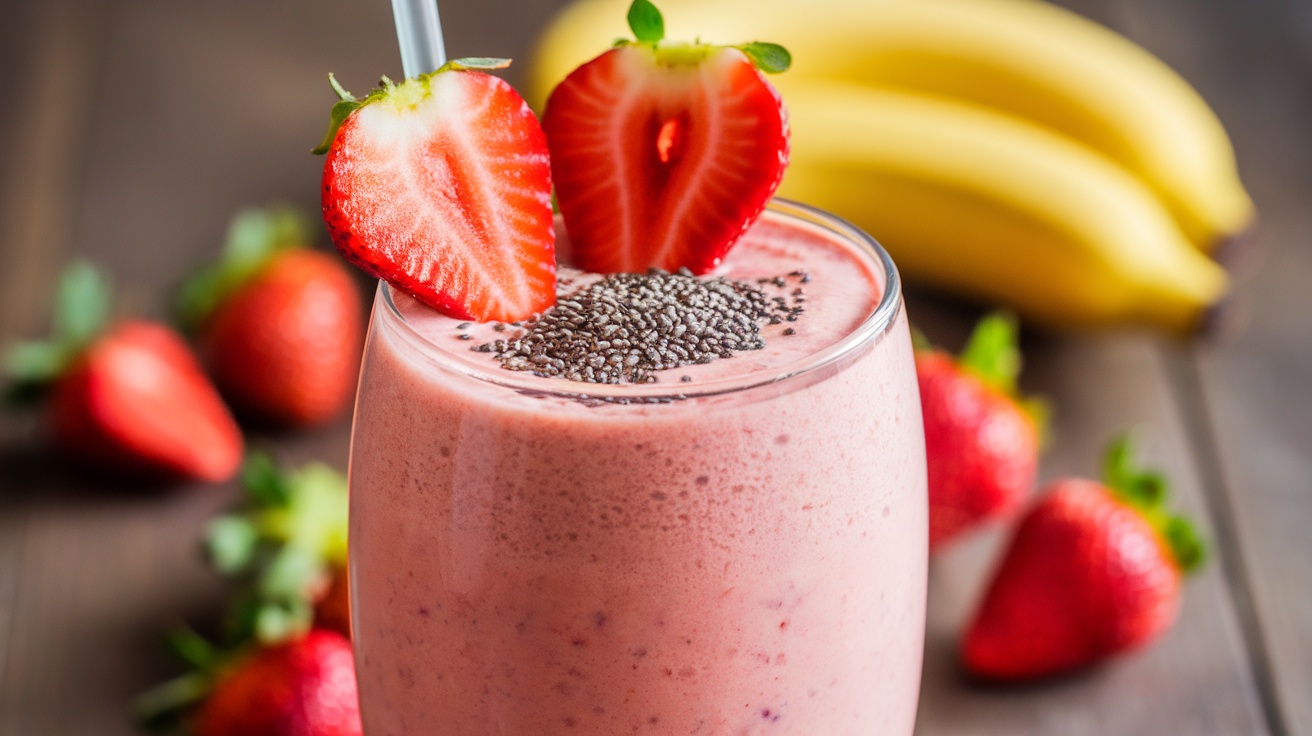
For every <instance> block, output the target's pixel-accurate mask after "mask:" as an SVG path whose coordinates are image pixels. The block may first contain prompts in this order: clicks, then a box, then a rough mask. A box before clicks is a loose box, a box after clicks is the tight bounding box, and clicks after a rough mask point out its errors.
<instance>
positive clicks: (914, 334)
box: [911, 325, 934, 353]
mask: <svg viewBox="0 0 1312 736" xmlns="http://www.w3.org/2000/svg"><path fill="white" fill-rule="evenodd" d="M911 347H912V349H913V350H915V351H916V352H917V353H927V352H929V351H931V350H933V349H934V343H932V342H930V341H929V335H926V334H925V333H924V332H921V330H920V328H919V327H916V326H915V325H911Z"/></svg>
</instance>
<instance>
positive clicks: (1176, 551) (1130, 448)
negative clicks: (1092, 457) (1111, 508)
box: [1102, 432, 1207, 573]
mask: <svg viewBox="0 0 1312 736" xmlns="http://www.w3.org/2000/svg"><path fill="white" fill-rule="evenodd" d="M1102 467H1103V484H1104V485H1106V486H1107V488H1108V489H1110V490H1111V491H1112V493H1113V495H1115V496H1116V497H1117V498H1118V499H1120V500H1121V501H1122V502H1124V503H1126V504H1128V505H1129V506H1131V507H1133V508H1134V509H1136V510H1137V511H1139V513H1140V514H1142V515H1143V517H1144V519H1146V520H1147V521H1148V523H1149V524H1151V525H1152V527H1153V529H1154V530H1156V532H1157V534H1158V535H1159V536H1160V537H1161V538H1162V540H1163V541H1165V542H1166V545H1167V547H1168V548H1169V549H1170V550H1171V556H1172V557H1174V558H1175V562H1176V564H1177V565H1178V566H1179V568H1180V570H1181V572H1184V573H1190V572H1193V571H1194V570H1197V569H1198V568H1199V567H1200V566H1201V565H1202V564H1203V562H1204V560H1205V559H1206V557H1207V546H1206V544H1205V543H1204V542H1203V540H1202V537H1201V536H1200V535H1199V534H1198V532H1197V530H1196V529H1195V528H1194V526H1193V524H1192V523H1191V522H1190V521H1189V520H1188V519H1185V518H1184V517H1182V516H1174V515H1171V514H1170V513H1169V511H1168V508H1169V500H1170V498H1169V497H1170V487H1169V484H1168V482H1167V480H1166V477H1165V476H1164V475H1162V473H1161V472H1159V471H1156V470H1146V469H1143V468H1141V467H1139V464H1138V461H1137V460H1136V459H1135V448H1134V440H1133V437H1132V436H1131V434H1130V433H1129V432H1125V433H1122V434H1120V435H1118V436H1117V437H1115V438H1114V439H1113V440H1112V441H1111V443H1110V444H1109V445H1108V446H1107V451H1106V453H1105V454H1104V455H1103V465H1102Z"/></svg>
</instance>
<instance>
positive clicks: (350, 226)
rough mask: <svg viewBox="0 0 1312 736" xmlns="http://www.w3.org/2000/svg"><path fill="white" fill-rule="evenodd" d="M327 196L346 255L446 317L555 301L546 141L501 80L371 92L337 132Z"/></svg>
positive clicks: (511, 313) (512, 316) (536, 308)
mask: <svg viewBox="0 0 1312 736" xmlns="http://www.w3.org/2000/svg"><path fill="white" fill-rule="evenodd" d="M322 194H323V214H324V222H325V223H326V224H327V226H328V230H329V233H330V234H331V235H332V238H333V243H334V244H335V245H336V246H337V249H338V250H339V251H341V253H342V255H344V256H345V257H346V258H347V259H348V260H350V261H351V262H352V263H354V264H356V265H357V266H359V267H360V268H362V269H364V270H365V271H367V272H368V273H370V274H372V275H374V276H377V277H379V278H382V279H384V280H386V281H388V282H389V283H391V284H392V285H393V286H395V287H397V288H399V289H401V290H403V291H406V292H408V293H410V294H413V295H414V296H415V297H416V298H417V299H419V300H420V301H422V302H425V303H426V304H428V305H430V306H432V307H434V308H435V309H437V310H439V311H441V312H442V313H444V314H447V315H449V316H452V317H456V318H460V319H473V320H478V321H489V320H499V321H515V320H520V319H526V318H528V317H531V316H532V315H534V314H536V313H538V312H541V311H543V310H544V309H546V308H547V307H549V306H551V304H553V303H554V301H555V268H556V266H555V245H554V243H555V235H554V230H553V221H552V214H551V173H550V164H549V163H548V158H547V146H546V139H545V138H544V136H543V134H542V130H541V128H540V127H539V126H538V123H537V119H536V118H534V116H533V113H532V112H531V111H530V110H529V109H528V106H527V105H526V104H525V103H524V100H523V99H522V98H521V97H520V96H519V95H518V94H517V93H516V92H515V91H514V90H513V89H512V88H511V87H510V85H508V84H507V83H506V82H505V81H503V80H501V79H499V78H497V77H494V76H491V75H489V74H484V73H482V72H475V71H467V70H447V71H439V72H436V73H434V74H431V75H427V76H425V77H420V78H418V79H413V80H409V81H406V82H404V83H402V84H400V85H396V86H391V87H388V88H387V89H386V90H385V91H384V92H383V93H382V94H380V95H377V96H376V97H375V96H372V95H371V97H370V98H369V99H367V100H366V101H365V104H363V105H362V106H361V107H360V108H359V109H357V110H355V112H353V113H352V114H351V115H350V117H349V118H347V119H346V121H345V122H344V123H343V124H342V125H341V127H340V128H339V129H338V130H337V132H336V135H335V137H334V138H333V141H332V145H331V147H330V149H329V151H328V159H327V161H326V163H325V166H324V174H323V192H322Z"/></svg>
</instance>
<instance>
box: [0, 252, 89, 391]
mask: <svg viewBox="0 0 1312 736" xmlns="http://www.w3.org/2000/svg"><path fill="white" fill-rule="evenodd" d="M110 291H111V290H110V286H109V282H108V281H107V280H106V279H105V276H104V275H103V274H102V273H100V272H99V271H98V270H96V268H95V267H94V266H92V265H91V264H90V263H88V262H86V261H74V262H73V263H71V264H70V265H69V266H68V267H67V268H66V269H64V272H63V274H62V275H61V276H60V278H59V284H58V285H57V286H56V287H55V307H54V314H53V317H52V319H51V329H50V337H49V338H48V339H46V340H32V341H24V342H19V343H16V344H14V345H13V346H11V347H10V348H9V349H8V350H7V351H6V353H5V356H4V370H5V377H6V378H7V379H8V381H7V383H8V385H7V387H6V391H5V401H6V403H9V404H14V405H24V404H27V403H30V402H32V401H35V400H37V399H39V398H40V397H41V395H42V394H43V393H44V392H45V389H46V387H47V386H48V385H49V384H50V383H51V382H52V381H54V380H55V379H56V378H58V377H59V376H60V375H61V374H62V373H63V372H64V371H65V370H67V369H68V367H69V365H70V364H71V363H72V362H73V361H74V360H76V359H77V356H78V355H80V354H81V353H82V351H83V350H85V349H86V347H87V345H89V344H90V343H91V341H92V340H94V339H96V337H97V336H98V335H99V334H100V333H101V331H102V330H104V328H105V325H106V323H107V322H108V320H109V313H110Z"/></svg>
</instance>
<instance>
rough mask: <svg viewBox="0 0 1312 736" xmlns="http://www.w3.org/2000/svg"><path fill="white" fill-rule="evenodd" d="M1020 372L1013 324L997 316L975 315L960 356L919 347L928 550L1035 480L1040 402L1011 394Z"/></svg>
mask: <svg viewBox="0 0 1312 736" xmlns="http://www.w3.org/2000/svg"><path fill="white" fill-rule="evenodd" d="M1019 372H1020V351H1019V350H1017V348H1016V326H1015V323H1014V321H1013V320H1012V319H1010V318H1008V317H1004V316H1001V315H990V316H988V317H985V318H984V319H983V320H981V321H980V323H979V325H978V326H977V327H976V328H975V333H974V335H972V337H971V340H970V343H969V344H968V345H967V346H966V349H965V350H964V351H963V352H962V355H961V358H960V360H954V359H953V358H952V357H951V356H950V355H947V354H946V353H943V352H939V351H934V350H922V351H918V352H917V355H916V376H917V378H918V379H919V382H920V405H921V412H922V413H923V415H924V420H925V455H926V461H927V464H928V470H929V543H930V547H931V549H933V548H936V547H938V546H939V545H940V544H942V543H943V542H946V541H948V540H950V539H952V538H953V537H955V536H956V535H957V534H960V533H961V532H964V531H966V530H968V529H970V528H972V527H974V526H977V525H979V524H980V523H982V522H984V521H986V520H988V519H992V518H996V517H999V516H1003V515H1006V514H1008V513H1010V512H1012V511H1014V510H1015V509H1016V508H1018V507H1019V506H1020V504H1021V501H1023V500H1024V498H1025V496H1026V495H1027V494H1029V492H1030V490H1031V488H1033V486H1034V478H1035V473H1036V470H1037V466H1038V456H1039V434H1040V433H1039V428H1038V427H1039V420H1038V419H1037V418H1036V415H1037V414H1039V413H1040V412H1041V406H1040V405H1038V404H1037V403H1036V402H1034V401H1027V402H1024V403H1022V401H1021V400H1019V399H1018V398H1017V397H1016V376H1017V374H1018V373H1019Z"/></svg>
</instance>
